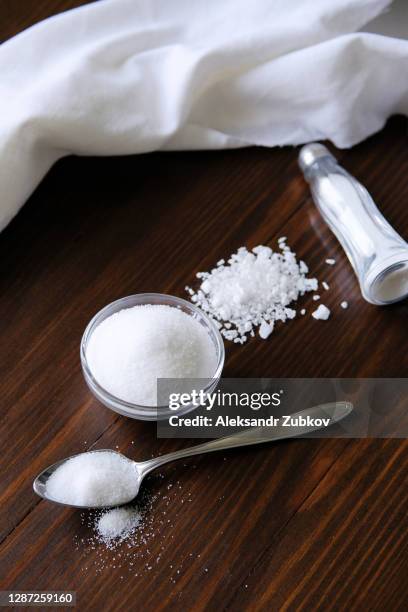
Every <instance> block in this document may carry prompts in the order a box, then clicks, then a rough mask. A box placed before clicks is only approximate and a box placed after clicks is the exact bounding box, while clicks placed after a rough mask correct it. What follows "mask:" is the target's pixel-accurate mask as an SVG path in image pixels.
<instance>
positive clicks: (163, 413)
mask: <svg viewBox="0 0 408 612" xmlns="http://www.w3.org/2000/svg"><path fill="white" fill-rule="evenodd" d="M148 305H152V306H156V305H163V306H170V307H173V308H177V309H179V310H181V311H182V312H183V313H185V314H186V315H188V316H191V317H192V318H193V319H194V320H195V321H197V323H199V324H200V325H201V326H202V327H203V329H204V330H205V331H206V333H207V334H208V338H209V340H210V342H211V345H212V347H213V348H214V371H213V372H211V375H209V376H208V377H207V376H206V379H205V380H204V381H203V386H202V387H201V388H202V389H203V391H204V392H206V393H211V392H213V391H214V390H215V388H216V387H217V385H218V382H219V379H220V377H221V373H222V369H223V367H224V358H225V352H224V343H223V340H222V338H221V335H220V333H219V331H218V329H217V327H216V326H215V324H214V323H213V321H212V320H211V319H209V318H208V317H207V316H206V315H205V314H204V313H203V312H202V311H201V310H199V309H198V308H197V307H196V306H194V305H193V304H191V303H190V302H187V301H186V300H183V299H181V298H178V297H174V296H171V295H164V294H160V293H141V294H137V295H131V296H128V297H125V298H122V299H120V300H117V301H116V302H112V303H111V304H108V306H106V307H105V308H103V309H102V310H100V311H99V312H98V313H97V314H96V315H95V316H94V317H93V319H92V320H91V321H90V323H89V324H88V326H87V327H86V329H85V332H84V335H83V337H82V341H81V347H80V353H81V364H82V371H83V374H84V378H85V381H86V383H87V385H88V387H89V389H90V390H91V392H92V393H93V395H94V396H95V397H96V398H97V399H98V400H99V401H100V402H102V404H104V405H105V406H106V407H107V408H110V409H111V410H113V411H115V412H118V413H119V414H122V415H124V416H128V417H131V418H134V419H140V420H147V421H156V420H161V419H165V418H167V417H168V416H169V415H170V414H174V412H173V411H171V410H170V408H169V406H168V404H167V405H163V406H154V405H142V404H140V403H135V402H133V401H126V400H125V399H123V398H121V397H118V394H117V393H113V392H112V388H111V389H109V390H108V389H107V388H106V387H107V386H109V385H106V384H105V385H104V384H103V383H102V381H101V377H100V379H99V380H98V377H97V376H96V375H95V374H96V372H95V371H92V363H93V362H94V358H93V356H92V352H95V351H93V348H92V344H93V342H91V338H92V336H93V334H94V332H95V330H96V329H97V328H98V327H99V326H100V325H101V323H102V322H103V321H105V320H106V319H108V318H109V317H111V316H112V315H114V314H115V313H119V312H121V311H123V310H127V309H130V308H133V307H134V306H148ZM94 340H95V338H94ZM117 348H118V347H117V343H116V350H117ZM94 369H95V366H94ZM170 377H171V375H170V376H169V378H170ZM190 378H193V376H190ZM197 378H198V377H197ZM180 384H181V385H182V382H181V383H180ZM186 384H187V383H186ZM189 390H191V389H189ZM198 390H199V389H198ZM183 391H184V388H183ZM195 407H196V406H195V405H194V404H188V405H186V406H183V407H181V408H179V409H178V411H177V414H178V415H181V414H186V413H187V412H190V411H191V410H194V408H195Z"/></svg>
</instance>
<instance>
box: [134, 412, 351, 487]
mask: <svg viewBox="0 0 408 612" xmlns="http://www.w3.org/2000/svg"><path fill="white" fill-rule="evenodd" d="M352 410H353V404H351V403H350V402H332V403H329V404H321V405H319V406H314V407H313V408H307V409H306V410H301V411H300V412H296V413H295V414H292V415H290V417H291V419H299V418H300V417H303V419H307V417H310V418H312V419H330V423H329V425H333V424H334V423H337V422H338V421H341V420H342V419H343V418H344V417H346V416H347V415H348V414H350V412H351V411H352ZM322 427H325V425H323V424H307V423H306V424H300V425H292V426H287V425H286V426H285V425H284V420H283V418H281V419H279V422H278V424H277V425H275V426H274V427H254V428H251V429H245V430H244V431H240V432H239V433H236V434H233V435H232V436H226V437H224V438H217V439H216V440H211V441H210V442H204V443H203V444H198V445H196V446H191V447H190V448H183V449H181V450H178V451H175V452H174V453H169V454H168V455H162V456H161V457H156V458H154V459H150V460H148V461H143V462H141V463H138V467H139V469H140V470H141V472H142V473H143V476H145V475H146V474H148V473H149V472H151V471H152V470H154V469H156V468H157V467H159V466H161V465H164V464H165V463H168V462H170V461H175V460H176V459H184V458H186V457H192V456H194V455H201V454H202V453H211V452H213V451H218V450H226V449H229V448H237V447H239V446H250V445H252V444H260V443H262V442H270V441H272V440H283V439H284V438H294V437H296V436H301V435H305V434H307V433H310V432H312V431H316V430H318V429H322Z"/></svg>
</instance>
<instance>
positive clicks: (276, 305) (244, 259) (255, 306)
mask: <svg viewBox="0 0 408 612" xmlns="http://www.w3.org/2000/svg"><path fill="white" fill-rule="evenodd" d="M278 244H279V248H280V251H281V252H273V251H272V249H271V248H270V247H267V246H257V247H256V248H254V249H252V251H251V252H250V251H248V250H247V249H246V248H245V247H241V248H240V249H238V251H237V252H236V253H234V254H233V255H231V257H230V258H229V259H228V261H227V263H225V261H224V260H221V261H219V262H218V264H217V267H216V268H214V269H213V270H211V271H210V272H199V273H198V274H197V277H198V278H199V279H200V280H201V286H200V287H199V289H198V290H197V291H194V290H193V289H191V288H190V287H186V290H187V291H188V293H189V294H190V297H191V300H192V301H193V302H195V303H196V304H197V305H198V306H199V307H200V308H201V309H202V310H204V311H205V312H206V313H207V314H208V315H210V316H211V317H212V318H213V319H215V321H216V322H218V323H217V324H218V327H219V328H220V331H221V333H222V335H223V336H224V337H225V338H226V339H227V340H232V341H234V342H237V343H241V344H243V343H244V342H245V341H246V340H247V338H248V335H249V336H254V335H255V331H256V329H257V328H258V332H259V335H260V336H261V338H264V339H265V338H267V337H268V336H269V335H270V334H271V333H272V331H273V328H274V324H275V322H276V321H286V320H287V319H293V318H294V317H295V316H296V310H294V308H291V307H290V305H291V304H292V303H293V302H296V300H297V299H298V298H299V296H301V295H304V294H305V293H306V292H308V291H316V289H317V287H318V282H317V280H316V279H315V278H307V277H306V274H307V273H308V271H309V270H308V267H307V265H306V264H305V263H304V262H303V261H299V262H298V261H297V259H296V254H295V253H293V252H292V251H291V250H290V248H289V247H288V246H287V245H286V238H284V237H282V238H280V239H279V240H278Z"/></svg>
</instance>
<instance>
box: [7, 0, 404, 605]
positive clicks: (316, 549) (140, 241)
mask: <svg viewBox="0 0 408 612" xmlns="http://www.w3.org/2000/svg"><path fill="white" fill-rule="evenodd" d="M81 3H82V2H81V1H75V0H60V1H57V0H52V1H51V0H48V1H47V0H41V1H40V0H25V2H24V3H16V2H11V1H9V0H1V2H0V33H1V38H2V39H5V38H7V37H9V36H11V35H13V34H15V33H17V32H18V31H20V30H21V29H23V28H24V27H26V26H28V25H30V24H31V23H33V22H35V21H37V20H39V19H42V18H44V17H46V16H47V15H49V14H52V13H54V12H58V11H60V10H63V9H65V8H69V7H73V6H76V5H79V4H81ZM406 143H407V124H406V121H405V120H404V119H402V118H396V119H393V120H392V121H390V122H389V124H388V125H387V126H386V127H385V128H384V130H383V131H382V132H381V133H379V134H377V135H376V136H374V137H372V138H370V139H369V140H368V141H366V142H364V143H362V144H360V145H359V146H357V147H354V148H353V149H352V150H349V151H336V153H337V154H338V156H339V158H341V160H342V163H343V164H344V165H345V166H346V167H347V168H348V169H349V170H350V171H351V172H353V173H354V174H355V175H356V176H358V177H359V178H360V179H361V181H362V182H363V183H364V184H365V185H366V186H367V187H368V188H369V190H370V191H371V193H372V194H373V196H374V197H375V199H376V200H377V202H378V203H379V204H380V206H381V208H382V210H383V211H384V213H385V215H386V216H387V217H388V218H389V219H390V221H391V222H392V223H393V224H394V225H395V227H396V228H398V229H399V231H400V232H401V233H402V234H403V235H405V236H406V237H407V236H408V205H407V201H408V154H407V144H406ZM296 155H297V151H296V149H291V148H283V149H272V150H268V149H260V148H252V149H244V150H236V151H221V152H203V153H188V152H187V153H175V154H162V153H157V154H152V155H141V156H132V157H126V158H101V159H96V158H95V159H89V158H88V159H84V158H82V159H80V158H69V159H65V160H63V161H61V162H59V163H58V164H57V165H56V166H55V167H54V168H53V169H52V171H51V172H50V174H49V175H48V176H47V178H46V179H45V180H44V181H43V183H42V184H41V185H40V187H39V188H38V189H37V191H36V192H35V193H34V195H33V196H32V197H31V199H30V201H29V202H28V203H27V204H26V206H25V207H24V209H23V210H22V212H21V213H20V214H19V215H18V216H17V218H16V219H15V220H14V221H13V222H12V223H11V225H10V226H9V227H8V228H7V229H6V230H5V231H4V232H3V233H2V234H1V235H0V261H1V262H2V265H1V273H0V283H1V284H0V295H1V298H0V324H1V344H2V350H1V355H0V373H1V383H0V384H1V422H0V444H1V446H0V448H1V453H0V464H1V468H0V469H1V487H0V502H1V510H0V512H1V519H0V537H1V545H0V579H1V588H2V589H16V590H17V589H20V590H21V589H22V590H27V589H28V590H30V589H37V590H39V589H48V590H68V589H71V590H75V591H76V592H77V600H78V604H77V605H78V608H79V609H81V610H122V609H134V610H142V609H143V610H148V611H151V610H161V609H169V610H204V609H206V610H251V611H252V610H279V609H282V610H283V609H284V610H308V611H309V610H315V609H321V610H349V609H352V610H360V609H367V610H379V611H384V610H387V611H394V610H403V609H406V604H407V597H408V581H407V572H408V565H407V533H408V530H407V506H408V499H407V480H406V479H407V461H408V444H407V443H406V441H402V440H392V439H388V440H371V439H368V440H340V439H338V440H330V439H326V440H297V441H288V442H283V443H279V444H276V445H269V446H265V447H259V448H256V449H246V450H237V451H235V452H230V453H229V454H227V455H225V458H224V456H217V455H209V456H206V457H202V458H197V459H195V460H194V461H192V460H190V461H186V463H185V465H183V463H179V464H177V465H176V464H175V465H174V466H172V467H169V468H168V469H166V470H162V473H163V474H164V475H165V476H166V479H168V480H162V479H160V477H156V478H153V479H152V481H151V483H150V484H149V485H148V488H149V492H150V495H153V494H155V493H158V496H157V499H156V500H155V501H154V502H153V504H152V507H151V509H150V511H149V512H148V521H150V525H151V529H150V531H149V534H147V535H146V539H147V541H146V543H142V542H141V543H140V545H139V547H138V550H137V551H130V552H129V551H126V550H124V551H122V555H123V558H122V560H123V563H121V562H120V558H119V557H118V555H117V552H116V553H115V552H112V553H111V552H110V551H106V550H104V549H102V548H101V547H100V546H96V547H95V549H92V547H90V546H87V545H86V544H85V543H83V542H78V539H80V538H85V539H86V538H88V537H89V536H90V535H91V532H90V530H89V528H88V527H87V526H86V525H83V523H82V521H81V518H80V515H79V513H78V512H75V511H71V510H70V509H64V508H62V507H57V506H53V505H51V504H49V503H46V502H44V501H40V499H39V498H37V497H36V496H35V495H34V493H33V491H32V480H33V477H34V476H35V474H36V473H37V472H38V471H39V470H41V468H43V467H44V466H46V465H48V464H50V463H52V462H54V461H55V460H57V459H59V458H61V457H64V456H67V455H70V454H73V453H75V452H78V451H82V450H85V449H89V448H105V447H112V448H116V447H118V448H119V449H120V450H121V451H123V452H124V453H125V454H128V455H129V456H131V457H134V458H140V459H142V458H147V457H150V456H151V455H152V454H157V453H163V452H166V451H169V450H171V449H175V448H178V447H181V446H183V444H184V445H188V444H189V443H190V441H188V440H185V441H175V440H158V439H157V438H156V430H155V426H154V424H149V423H143V422H137V421H132V420H128V419H125V418H122V417H119V416H117V415H115V414H114V413H112V412H110V411H108V410H107V409H105V408H104V407H103V406H101V405H100V404H99V403H98V402H97V401H95V400H94V399H93V398H92V397H91V395H90V393H89V392H88V390H87V388H86V386H85V383H84V380H83V378H82V374H81V370H80V363H79V353H78V348H79V342H80V339H81V334H82V332H83V330H84V327H85V325H86V324H87V322H88V321H89V319H90V317H91V316H92V315H93V314H94V313H95V312H96V311H97V310H98V309H100V308H101V307H102V306H104V305H105V304H107V303H108V302H110V301H112V300H114V299H116V298H118V297H121V296H125V295H128V294H131V293H137V292H143V291H157V292H165V293H172V294H175V295H180V296H183V295H184V286H185V285H186V284H187V283H191V282H192V280H193V277H194V274H195V272H197V271H198V270H202V269H208V268H209V267H211V266H212V265H213V264H214V262H216V261H217V260H218V259H220V258H221V257H225V256H226V255H228V254H229V253H231V252H232V251H233V250H235V249H236V248H237V247H239V246H241V245H243V244H245V245H247V246H249V247H253V246H255V245H257V244H271V245H273V244H274V240H275V239H276V237H278V236H279V235H282V234H285V235H287V236H288V239H289V243H290V244H291V245H292V246H293V248H294V249H295V250H296V251H297V252H298V254H299V256H301V257H302V258H304V259H305V260H306V261H307V262H308V263H309V264H310V267H311V271H312V273H313V274H316V275H317V276H318V277H319V278H321V279H324V278H325V279H326V280H327V281H328V282H329V283H330V286H331V291H330V293H328V294H327V299H326V300H325V301H326V303H327V304H328V306H329V307H332V308H333V316H332V318H331V319H330V320H329V322H327V323H321V322H315V321H312V320H311V319H310V318H309V317H307V318H306V317H305V318H302V319H299V320H295V321H293V322H291V323H290V324H288V325H286V326H280V327H278V328H277V330H276V332H275V333H274V335H273V337H271V338H270V339H269V341H266V342H263V341H260V340H259V339H254V340H252V341H251V342H248V343H247V344H246V345H245V346H243V347H241V346H239V347H237V346H233V345H231V344H230V343H228V345H227V347H226V348H227V359H226V367H225V374H226V375H228V376H234V377H241V376H242V377H247V376H248V377H250V376H256V377H259V376H266V377H268V376H274V377H278V376H287V377H290V376H302V377H325V376H349V377H404V376H406V374H407V350H406V347H407V340H408V334H407V314H408V306H407V304H406V303H401V304H398V305H395V306H393V307H388V308H376V307H374V306H371V305H369V304H367V303H366V302H364V301H363V300H362V298H361V296H360V292H359V289H358V286H357V283H356V280H355V277H354V276H353V274H352V272H351V269H350V266H349V264H348V263H347V261H346V258H345V256H344V254H343V252H342V251H341V249H340V247H339V245H338V243H337V242H336V240H335V239H334V237H333V236H332V235H331V234H330V232H329V231H328V229H327V228H326V227H325V225H324V223H323V222H322V221H321V219H320V218H319V215H318V214H317V212H316V210H315V208H314V205H313V203H312V201H311V199H310V195H309V192H308V188H307V186H306V184H305V183H304V181H303V179H302V177H301V176H300V173H299V171H298V169H297V165H296ZM0 205H1V203H0ZM326 257H335V258H336V259H337V262H338V263H337V265H336V266H335V267H334V268H330V269H328V266H326V265H325V264H324V259H325V258H326ZM325 297H326V296H325ZM344 299H346V300H347V301H348V302H349V304H350V307H349V309H348V310H346V311H342V310H341V309H340V308H339V303H340V301H342V300H344ZM305 304H306V305H310V304H311V299H310V298H308V299H306V300H305ZM167 484H172V485H173V486H172V488H171V489H168V488H167ZM166 497H167V499H166ZM133 553H134V554H135V557H134V561H132V562H133V563H134V565H133V566H131V565H130V560H129V555H130V554H133ZM115 555H116V557H115ZM132 559H133V557H132ZM119 565H122V567H119ZM149 568H150V569H149Z"/></svg>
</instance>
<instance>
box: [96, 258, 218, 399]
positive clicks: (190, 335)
mask: <svg viewBox="0 0 408 612" xmlns="http://www.w3.org/2000/svg"><path fill="white" fill-rule="evenodd" d="M220 269H221V268H220ZM192 297H194V296H192ZM86 357H87V361H88V365H89V367H90V370H91V372H92V374H93V376H94V377H95V378H96V380H97V381H98V383H99V384H100V385H101V386H102V387H103V388H104V389H106V390H107V391H109V393H111V394H112V395H115V396H116V397H118V398H120V399H122V400H125V401H127V402H131V403H135V404H139V405H143V406H157V379H158V378H185V379H192V378H211V377H212V376H213V374H214V372H215V370H216V351H215V347H214V345H213V342H212V340H211V338H210V336H209V334H208V333H207V331H206V330H205V328H204V327H203V326H202V325H201V324H200V323H199V321H197V320H196V319H194V318H193V317H191V316H190V315H188V314H186V313H185V312H183V311H182V310H180V309H178V308H174V307H172V306H165V305H143V306H134V307H133V308H127V309H124V310H121V311H120V312H116V313H115V314H113V315H111V316H110V317H108V318H106V319H105V320H104V321H102V323H100V324H99V325H98V327H97V328H96V329H95V331H94V332H93V333H92V336H91V338H90V340H89V343H88V347H87V352H86Z"/></svg>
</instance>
